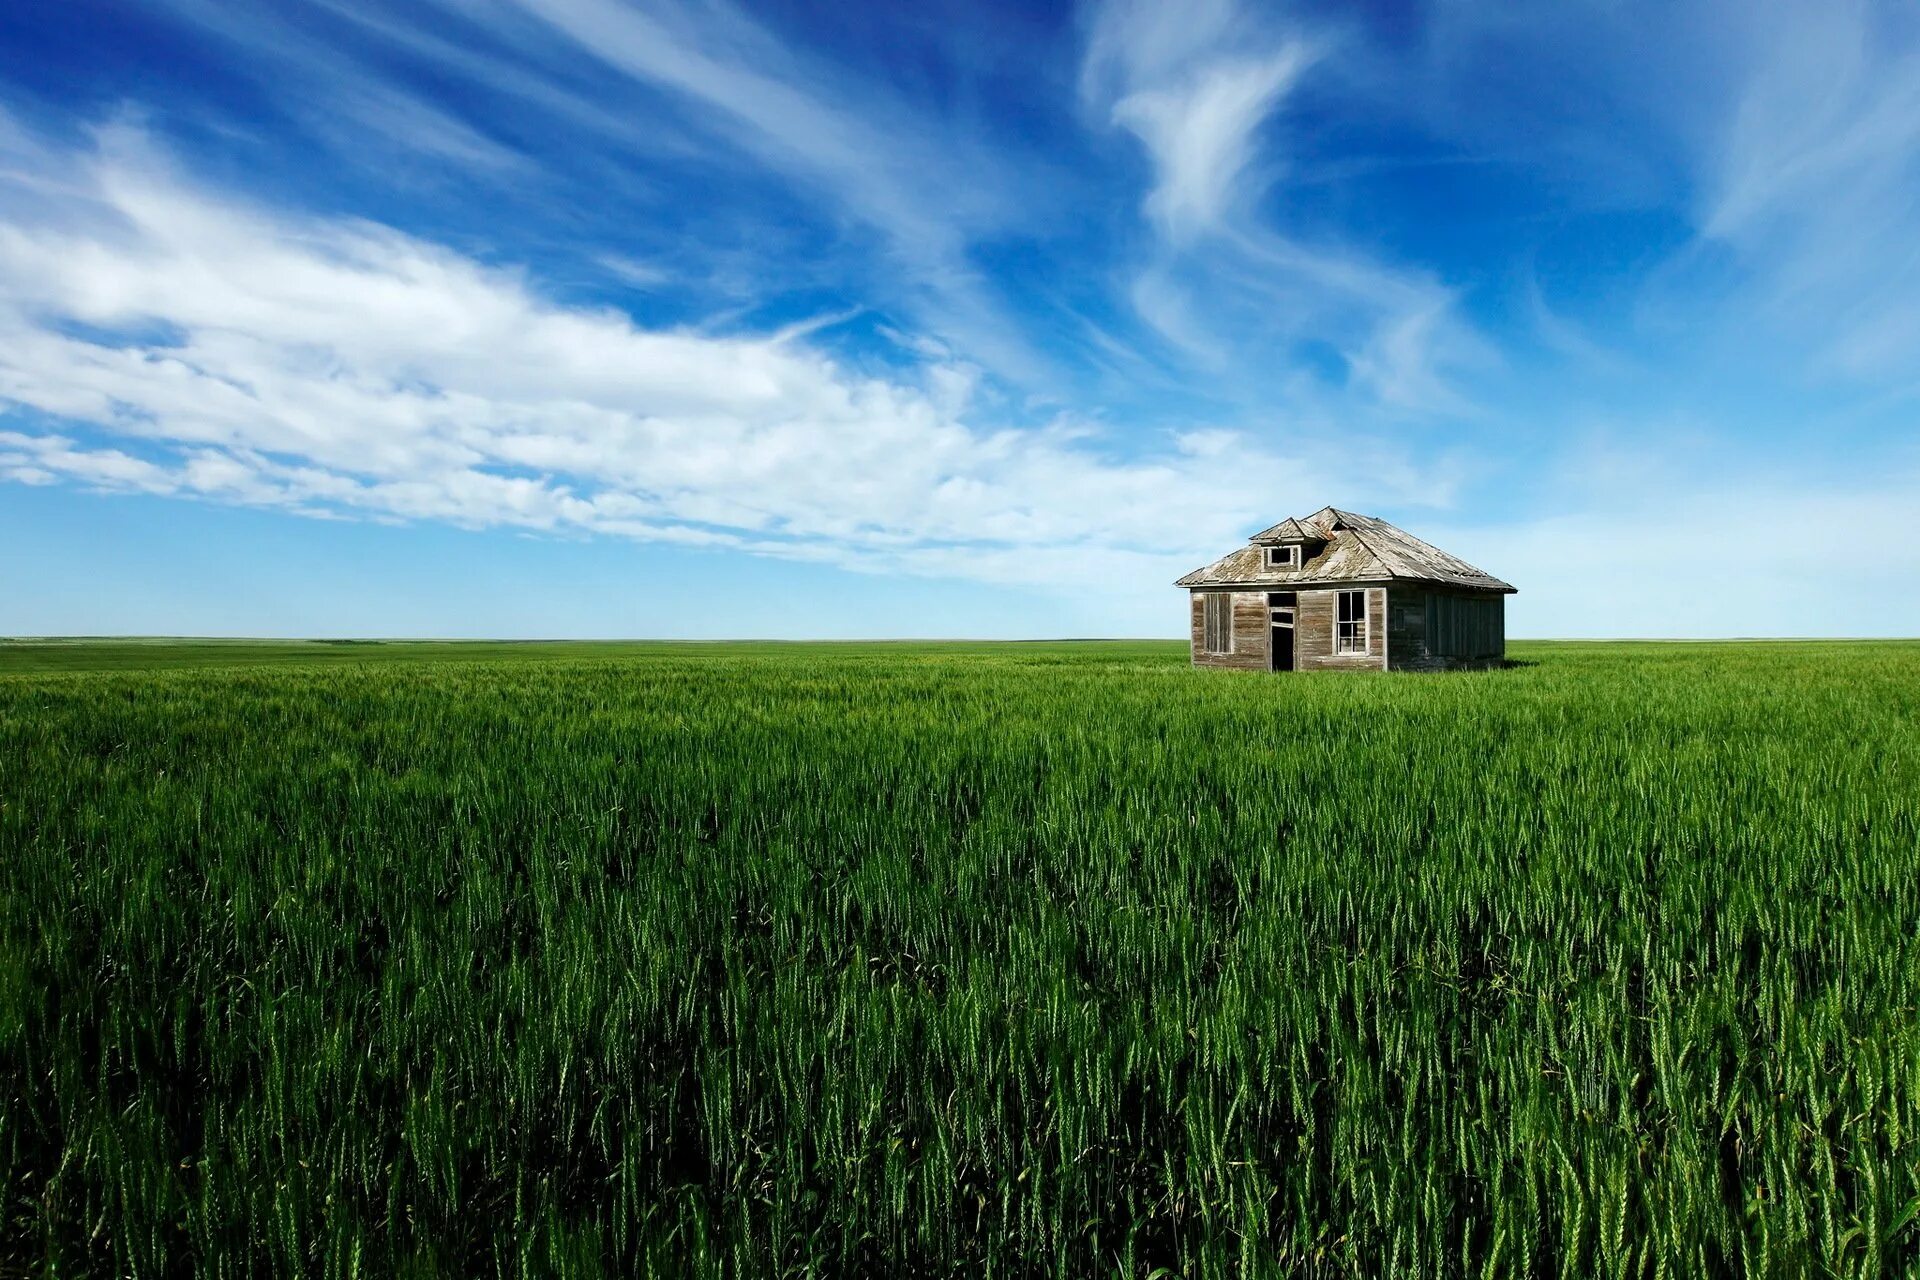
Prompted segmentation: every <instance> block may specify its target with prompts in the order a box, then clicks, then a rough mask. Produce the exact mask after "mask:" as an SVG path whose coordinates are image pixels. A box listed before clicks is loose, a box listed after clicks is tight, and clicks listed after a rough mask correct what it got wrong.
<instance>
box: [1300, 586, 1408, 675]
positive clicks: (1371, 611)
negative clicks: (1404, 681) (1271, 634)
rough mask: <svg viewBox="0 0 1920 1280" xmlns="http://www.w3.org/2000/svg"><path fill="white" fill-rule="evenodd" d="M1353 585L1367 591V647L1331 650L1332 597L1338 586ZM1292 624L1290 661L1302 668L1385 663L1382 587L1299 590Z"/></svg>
mask: <svg viewBox="0 0 1920 1280" xmlns="http://www.w3.org/2000/svg"><path fill="white" fill-rule="evenodd" d="M1356 589H1358V590H1364V591H1365V592H1366V593H1367V651H1366V652H1365V653H1335V652H1334V651H1333V635H1334V619H1335V618H1336V617H1337V616H1338V603H1337V602H1336V600H1335V599H1334V597H1335V595H1336V594H1337V592H1338V591H1340V590H1356ZM1294 625H1295V628H1296V630H1295V631H1294V663H1295V665H1296V666H1297V667H1298V668H1299V669H1300V670H1302V671H1379V670H1384V669H1385V667H1386V665H1387V589H1386V588H1385V587H1364V588H1352V587H1343V588H1338V589H1328V590H1325V591H1302V592H1300V605H1299V612H1298V613H1297V614H1296V615H1295V622H1294Z"/></svg>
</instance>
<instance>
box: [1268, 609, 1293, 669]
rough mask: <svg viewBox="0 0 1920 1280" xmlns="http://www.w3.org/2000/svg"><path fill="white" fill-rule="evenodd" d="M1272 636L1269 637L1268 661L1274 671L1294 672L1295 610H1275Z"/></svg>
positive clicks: (1272, 615)
mask: <svg viewBox="0 0 1920 1280" xmlns="http://www.w3.org/2000/svg"><path fill="white" fill-rule="evenodd" d="M1270 615H1271V617H1272V619H1273V628H1272V634H1271V635H1270V636H1269V637H1268V642H1267V653H1268V655H1269V658H1268V661H1269V665H1270V667H1271V669H1272V670H1274V671H1291V670H1293V610H1291V609H1274V610H1271V611H1270Z"/></svg>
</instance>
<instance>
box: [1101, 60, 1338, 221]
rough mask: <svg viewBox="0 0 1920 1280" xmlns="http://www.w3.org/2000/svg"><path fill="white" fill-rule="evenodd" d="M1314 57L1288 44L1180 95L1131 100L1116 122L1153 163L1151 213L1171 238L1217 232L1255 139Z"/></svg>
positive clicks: (1225, 63)
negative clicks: (1255, 133) (1140, 144)
mask: <svg viewBox="0 0 1920 1280" xmlns="http://www.w3.org/2000/svg"><path fill="white" fill-rule="evenodd" d="M1309 61H1310V58H1309V56H1308V54H1307V52H1306V50H1305V48H1304V47H1303V46H1302V45H1300V44H1297V43H1295V44H1289V45H1287V46H1285V47H1284V48H1282V49H1281V50H1279V51H1278V52H1277V53H1274V54H1271V55H1268V56H1267V57H1264V58H1245V59H1239V58H1230V59H1224V60H1222V61H1221V62H1219V63H1216V64H1213V65H1211V66H1209V67H1208V68H1207V69H1206V70H1205V72H1204V73H1202V74H1198V75H1196V76H1194V77H1193V78H1192V79H1191V80H1190V81H1189V82H1188V83H1186V84H1184V85H1182V86H1180V87H1179V88H1177V89H1151V90H1142V91H1140V92H1138V93H1131V94H1128V95H1127V96H1126V97H1124V98H1122V99H1120V100H1119V101H1118V102H1116V103H1114V105H1113V118H1114V119H1115V120H1116V121H1117V122H1119V123H1120V124H1122V125H1125V126H1126V127H1127V128H1128V129H1129V130H1131V131H1132V132H1133V133H1135V134H1136V135H1138V136H1139V138H1140V140H1141V142H1143V143H1144V144H1146V148H1147V151H1148V154H1150V155H1151V156H1152V157H1153V162H1154V169H1155V172H1156V174H1157V175H1158V176H1157V179H1156V185H1155V186H1154V189H1153V191H1152V193H1151V194H1150V195H1148V197H1147V204H1146V208H1147V212H1148V213H1149V214H1150V215H1151V216H1152V217H1153V219H1154V220H1155V221H1156V222H1157V223H1159V225H1160V227H1161V229H1162V231H1163V232H1164V233H1165V234H1166V235H1167V237H1168V238H1169V239H1172V240H1176V241H1180V240H1186V239H1188V238H1190V237H1192V236H1193V235H1195V234H1197V233H1199V232H1201V231H1205V230H1209V229H1211V228H1212V227H1214V226H1216V225H1217V224H1218V223H1219V221H1220V219H1221V217H1222V216H1223V215H1224V214H1225V212H1226V209H1227V203H1228V200H1229V199H1230V197H1231V196H1232V195H1233V188H1234V184H1235V183H1236V181H1237V180H1238V179H1239V178H1240V176H1241V174H1242V172H1243V171H1244V170H1245V168H1246V165H1247V159H1248V155H1249V152H1250V151H1251V149H1252V135H1253V131H1254V129H1255V128H1257V127H1258V126H1259V124H1260V122H1261V121H1262V120H1264V119H1265V118H1266V117H1267V114H1268V113H1269V112H1270V111H1271V110H1272V109H1273V107H1274V104H1275V103H1277V102H1278V101H1279V100H1280V97H1281V95H1282V94H1284V93H1285V92H1286V89H1287V87H1288V86H1289V85H1290V84H1292V83H1293V81H1294V79H1295V78H1296V77H1297V76H1298V75H1299V74H1300V72H1301V70H1302V69H1303V68H1304V67H1305V66H1306V65H1307V63H1308V62H1309Z"/></svg>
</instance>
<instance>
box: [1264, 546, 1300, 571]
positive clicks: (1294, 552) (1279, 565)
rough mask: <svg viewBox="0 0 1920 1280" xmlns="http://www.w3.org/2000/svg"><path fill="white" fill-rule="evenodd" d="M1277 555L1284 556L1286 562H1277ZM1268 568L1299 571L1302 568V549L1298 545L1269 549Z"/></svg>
mask: <svg viewBox="0 0 1920 1280" xmlns="http://www.w3.org/2000/svg"><path fill="white" fill-rule="evenodd" d="M1276 555H1284V556H1285V557H1286V559H1285V560H1275V559H1274V557H1275V556H1276ZM1266 567H1267V568H1269V569H1298V568H1299V567H1300V547H1299V545H1298V544H1297V543H1288V544H1287V545H1286V546H1269V547H1268V548H1267V559H1266Z"/></svg>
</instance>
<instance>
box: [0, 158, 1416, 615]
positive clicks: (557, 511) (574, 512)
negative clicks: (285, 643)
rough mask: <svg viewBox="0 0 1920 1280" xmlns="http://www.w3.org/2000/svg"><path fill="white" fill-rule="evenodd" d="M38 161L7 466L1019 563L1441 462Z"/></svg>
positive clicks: (435, 515)
mask: <svg viewBox="0 0 1920 1280" xmlns="http://www.w3.org/2000/svg"><path fill="white" fill-rule="evenodd" d="M30 164H31V167H33V168H35V169H36V170H38V171H45V170H47V169H49V168H50V167H51V168H54V169H57V170H58V173H57V174H56V175H54V176H56V177H57V179H58V181H57V182H55V183H53V184H52V185H53V186H54V188H56V189H58V190H60V191H63V192H64V193H65V194H64V195H63V196H62V197H60V198H58V199H56V200H54V201H52V202H51V203H49V202H47V201H46V200H44V199H35V200H13V199H0V404H5V405H8V406H11V412H10V413H9V414H7V415H6V417H5V418H4V419H0V421H4V422H5V426H4V428H0V430H4V434H0V474H6V475H9V476H10V477H11V478H13V479H15V480H19V481H25V482H29V483H41V482H45V481H46V480H48V479H49V478H56V477H57V478H64V479H67V480H70V481H73V482H77V483H84V484H90V485H94V486H99V487H105V488H124V489H134V490H140V491H145V492H154V493H163V494H171V495H177V496H183V497H196V498H201V499H208V500H214V501H223V502H239V503H247V504H253V505H266V506H274V507H280V508H285V509H289V510H292V511H296V512H301V513H305V514H332V515H343V514H344V515H354V516H361V517H368V518H393V519H428V520H437V521H447V522H452V523H456V524H463V525H470V526H479V527H487V526H505V527H515V528H523V529H529V530H538V531H547V532H555V533H568V532H576V533H600V534H607V535H612V536H624V537H630V538H635V539H641V540H649V541H666V542H680V543H694V544H701V545H709V546H719V547H731V548H738V549H740V550H742V551H744V552H748V553H754V554H766V555H776V556H785V557H789V558H795V559H809V560H825V561H830V562H833V563H839V564H845V565H850V566H854V567H859V568H866V569H889V570H895V571H905V572H914V573H935V574H951V575H957V576H966V577H975V578H989V579H993V580H1007V581H1035V582H1037V581H1044V580H1047V579H1048V578H1050V577H1052V576H1053V575H1055V574H1057V573H1059V572H1061V571H1062V569H1063V568H1064V566H1065V565H1066V564H1068V563H1069V562H1071V561H1072V560H1073V559H1074V558H1076V557H1079V556H1082V555H1084V554H1087V553H1088V552H1089V551H1093V552H1095V553H1097V554H1098V555H1099V556H1100V557H1101V559H1102V563H1103V564H1104V565H1106V566H1108V567H1109V568H1115V567H1116V566H1120V565H1122V564H1123V563H1124V564H1127V565H1130V566H1131V567H1132V569H1133V570H1135V571H1137V572H1142V573H1152V574H1156V575H1160V574H1165V575H1169V576H1170V575H1171V574H1173V573H1177V572H1181V571H1183V570H1184V569H1185V568H1190V567H1191V564H1188V563H1186V562H1187V561H1188V560H1191V559H1192V558H1193V557H1194V556H1196V555H1201V554H1203V553H1204V551H1205V550H1206V549H1207V548H1210V547H1213V546H1215V545H1217V544H1218V543H1219V542H1221V541H1223V540H1229V539H1233V540H1237V539H1238V538H1239V537H1241V536H1244V534H1245V532H1246V528H1245V527H1243V526H1248V525H1250V524H1252V523H1254V522H1257V521H1258V520H1259V519H1261V518H1262V513H1264V512H1266V511H1268V510H1270V509H1271V507H1272V504H1273V503H1275V502H1276V501H1282V502H1286V501H1291V502H1293V503H1294V505H1299V504H1301V503H1306V502H1309V501H1311V499H1310V496H1309V495H1311V494H1314V493H1319V492H1324V491H1326V490H1327V489H1329V488H1330V487H1335V488H1339V489H1340V490H1341V491H1342V492H1359V493H1369V492H1370V493H1373V494H1375V495H1377V496H1380V497H1382V498H1385V497H1388V496H1392V495H1403V494H1411V493H1415V492H1422V491H1430V489H1431V484H1432V478H1431V477H1430V476H1422V475H1420V474H1417V472H1416V471H1415V470H1414V469H1412V468H1410V467H1409V466H1408V465H1407V463H1406V462H1405V461H1404V459H1402V458H1400V457H1399V456H1397V455H1395V454H1383V455H1380V456H1369V451H1368V449H1367V448H1366V446H1365V445H1364V444H1363V443H1362V444H1354V445H1352V446H1349V447H1343V449H1342V453H1343V454H1344V455H1345V456H1344V457H1343V458H1342V460H1340V461H1338V462H1335V461H1333V460H1331V459H1330V458H1328V457H1327V456H1325V455H1323V454H1315V453H1314V452H1312V451H1310V450H1307V449H1293V450H1289V451H1285V452H1282V451H1276V450H1274V449H1272V448H1270V447H1266V446H1263V445H1261V444H1260V443H1258V442H1257V441H1254V440H1251V439H1249V438H1247V437H1246V436H1244V435H1243V434H1241V433H1237V432H1232V431H1220V430H1211V431H1203V432H1188V433H1184V434H1181V433H1176V434H1173V435H1170V436H1167V437H1164V438H1163V440H1162V441H1161V443H1160V444H1159V445H1158V446H1157V447H1153V448H1148V449H1145V450H1142V449H1139V448H1138V447H1135V448H1133V449H1131V450H1129V451H1128V453H1127V454H1126V455H1124V456H1123V455H1120V454H1117V453H1115V452H1114V451H1112V450H1111V449H1110V448H1108V447H1107V446H1106V444H1105V443H1104V442H1103V440H1102V439H1101V438H1100V436H1099V435H1098V433H1097V432H1095V431H1094V430H1093V429H1092V428H1091V427H1090V425H1089V424H1087V423H1085V422H1082V421H1076V420H1074V419H1072V418H1067V417H1063V418H1059V419H1056V420H1053V421H1048V422H1043V423H1041V424H1039V425H1037V426H1018V425H1008V424H1004V423H994V422H992V421H990V420H989V421H986V422H982V421H980V420H979V418H978V413H979V410H978V407H977V406H976V405H975V403H974V400H973V396H972V392H971V387H972V375H971V374H970V373H969V371H968V369H967V368H966V366H965V365H964V364H963V363H957V362H954V361H952V360H950V359H945V358H942V357H940V356H939V355H938V354H937V352H938V350H939V349H938V348H937V347H936V348H931V349H930V350H929V353H927V354H924V355H923V357H922V358H921V360H920V361H919V363H918V364H917V365H916V366H915V367H914V368H913V369H912V370H911V371H910V372H908V373H905V374H902V375H901V376H898V377H877V376H873V375H870V374H862V373H859V372H857V371H855V370H853V369H850V368H848V367H846V366H844V365H843V364H842V363H841V362H839V361H838V360H837V359H836V358H835V357H834V356H833V355H832V354H831V353H830V352H828V351H825V350H822V349H819V348H816V347H814V346H812V345H810V335H809V334H808V333H806V332H805V331H803V330H787V331H776V332H773V333H769V334H765V335H759V336H740V335H734V336H715V335H710V334H703V333H700V332H698V331H695V330H687V329H668V330H659V329H647V328H643V327H641V326H638V325H636V324H634V323H633V322H632V321H631V320H630V319H629V318H628V317H626V316H625V315H623V314H620V313H618V312H615V311H611V310H603V309H592V308H583V307H577V306H567V305H563V304H560V303H557V302H554V301H551V300H549V299H548V298H546V297H544V296H543V295H542V293H541V291H540V289H539V287H538V285H537V283H536V282H535V281H533V280H532V279H530V278H529V277H528V276H526V275H525V274H524V273H522V272H517V271H514V270H512V269H506V268H500V267H494V266H484V265H482V264H480V263H477V262H475V261H473V260H472V259H470V258H468V257H465V256H463V255H461V254H459V253H457V252H455V251H452V250H450V249H447V248H445V247H443V246H440V245H436V244H434V243H432V242H430V241H426V240H422V239H420V238H418V237H413V236H408V235H404V234H401V233H399V232H396V231H393V230H391V229H389V228H386V227H383V226H380V225H378V224H374V223H369V222H365V221H352V220H326V219H315V218H310V217H296V216H291V215H285V214H276V213H274V212H272V211H270V210H266V209H262V208H259V207H255V206H251V205H248V204H246V203H245V202H239V201H235V200H232V199H230V198H226V197H222V196H220V195H218V194H215V193H212V192H209V191H207V190H205V189H203V188H201V187H198V186H196V185H195V184H193V183H192V182H191V181H189V180H187V179H185V178H183V177H182V176H180V175H179V174H178V173H177V172H175V171H174V170H173V169H172V168H171V167H170V165H169V164H168V163H167V162H166V160H165V159H164V157H162V156H160V155H157V154H156V153H155V152H154V151H153V149H152V147H151V145H150V144H149V143H148V142H147V140H146V139H145V138H144V137H143V136H142V135H140V134H139V133H138V132H137V131H133V130H130V129H127V128H125V127H120V128H114V129H109V130H107V131H105V132H104V133H103V134H102V135H101V138H100V142H99V145H98V147H97V149H95V150H90V151H83V152H79V153H69V152H63V151H59V150H48V149H41V150H40V151H39V152H38V153H37V155H35V156H34V157H32V158H31V161H30ZM0 190H3V189H0ZM1289 494H1292V495H1296V496H1295V497H1294V498H1291V499H1289V498H1288V497H1287V496H1286V495H1289ZM1196 513H1204V514H1203V515H1200V516H1199V517H1198V518H1196Z"/></svg>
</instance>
